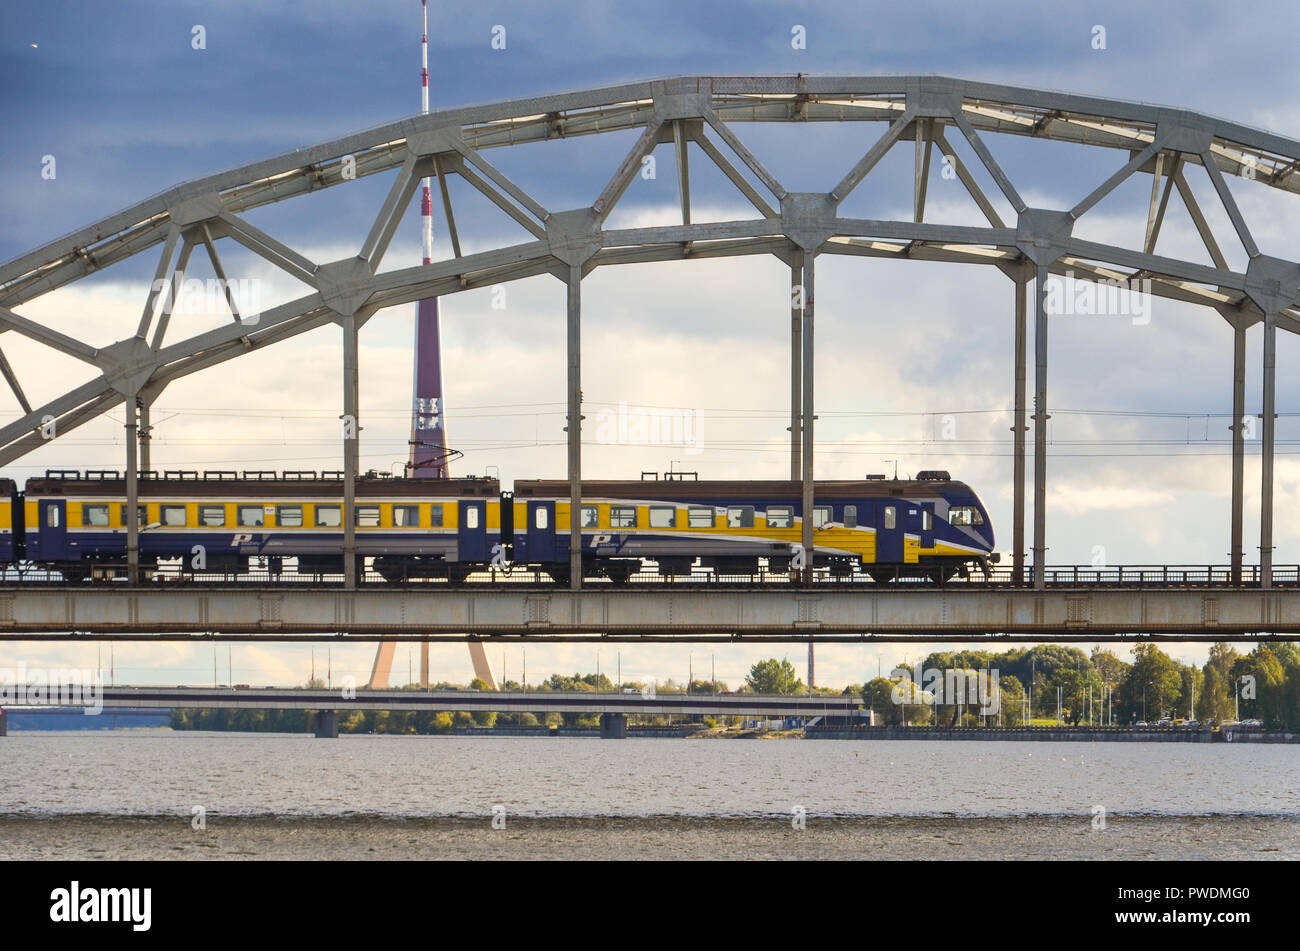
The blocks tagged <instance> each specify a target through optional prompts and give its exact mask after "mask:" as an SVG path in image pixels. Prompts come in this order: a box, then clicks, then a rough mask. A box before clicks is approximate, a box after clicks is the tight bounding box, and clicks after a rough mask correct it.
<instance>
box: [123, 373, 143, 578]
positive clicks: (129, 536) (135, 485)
mask: <svg viewBox="0 0 1300 951" xmlns="http://www.w3.org/2000/svg"><path fill="white" fill-rule="evenodd" d="M136 400H137V397H136V394H135V393H134V392H132V393H129V394H127V398H126V401H125V402H124V403H123V404H122V405H123V406H124V407H125V408H126V577H127V581H128V582H129V583H130V584H137V583H139V581H140V528H141V525H140V519H139V512H140V510H139V502H140V460H139V457H138V450H139V447H138V445H137V440H136V429H137V424H136V414H137V413H138V412H139V406H138V404H137V402H136Z"/></svg>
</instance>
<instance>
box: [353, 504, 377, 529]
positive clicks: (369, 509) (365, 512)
mask: <svg viewBox="0 0 1300 951" xmlns="http://www.w3.org/2000/svg"><path fill="white" fill-rule="evenodd" d="M353 511H354V517H355V518H356V520H357V527H359V528H378V527H379V506H378V505H358V506H357V507H356V509H354V510H353Z"/></svg>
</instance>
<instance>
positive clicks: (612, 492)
mask: <svg viewBox="0 0 1300 951" xmlns="http://www.w3.org/2000/svg"><path fill="white" fill-rule="evenodd" d="M945 492H962V493H970V494H971V495H973V494H974V492H972V490H971V488H970V486H968V485H967V484H966V483H965V482H957V481H955V480H953V479H863V480H843V481H841V480H818V481H816V482H814V483H813V494H814V495H815V496H816V497H817V498H818V499H863V498H882V499H887V498H890V497H892V496H904V497H907V496H917V495H938V494H941V493H945ZM568 494H569V483H568V480H561V479H536V480H519V481H516V482H515V498H527V497H529V496H544V497H551V498H554V497H559V498H567V497H568ZM582 494H583V495H584V496H587V497H590V496H603V497H605V498H616V499H617V498H658V499H668V500H682V501H687V500H693V499H728V500H730V499H774V498H775V499H781V498H789V499H795V500H798V499H799V498H801V497H802V495H803V483H802V482H794V481H790V480H788V479H785V480H727V479H716V480H714V479H711V480H700V481H696V480H694V479H662V480H656V479H635V480H633V479H625V480H618V481H590V480H583V483H582Z"/></svg>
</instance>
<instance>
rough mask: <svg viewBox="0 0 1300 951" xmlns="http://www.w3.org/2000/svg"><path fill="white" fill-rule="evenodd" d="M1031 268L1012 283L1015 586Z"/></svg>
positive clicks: (1021, 535)
mask: <svg viewBox="0 0 1300 951" xmlns="http://www.w3.org/2000/svg"><path fill="white" fill-rule="evenodd" d="M1033 275H1034V272H1033V269H1032V268H1030V267H1029V266H1028V265H1025V266H1024V267H1022V268H1021V269H1020V271H1019V273H1018V274H1017V275H1015V277H1014V280H1015V282H1016V327H1015V341H1016V342H1015V380H1016V392H1015V403H1016V406H1015V419H1014V422H1013V425H1012V427H1011V432H1012V433H1013V439H1014V446H1013V450H1012V453H1013V455H1012V460H1013V461H1012V470H1013V471H1012V479H1011V482H1012V493H1013V497H1012V506H1011V511H1012V516H1011V530H1012V539H1011V566H1012V570H1013V572H1014V574H1013V576H1012V577H1013V578H1014V579H1015V583H1016V584H1024V583H1025V433H1026V432H1028V431H1029V427H1028V426H1027V425H1026V424H1025V340H1026V337H1027V336H1028V333H1027V328H1026V312H1027V309H1028V298H1029V281H1030V279H1031V278H1032V277H1033Z"/></svg>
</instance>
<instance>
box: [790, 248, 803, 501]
mask: <svg viewBox="0 0 1300 951" xmlns="http://www.w3.org/2000/svg"><path fill="white" fill-rule="evenodd" d="M790 262H791V263H790V481H791V482H798V481H799V480H800V479H801V478H803V467H802V465H801V463H800V448H801V441H802V439H803V379H802V377H803V352H802V351H803V306H802V305H803V250H802V249H799V250H797V251H795V252H794V256H793V257H792V258H791V259H790Z"/></svg>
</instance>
